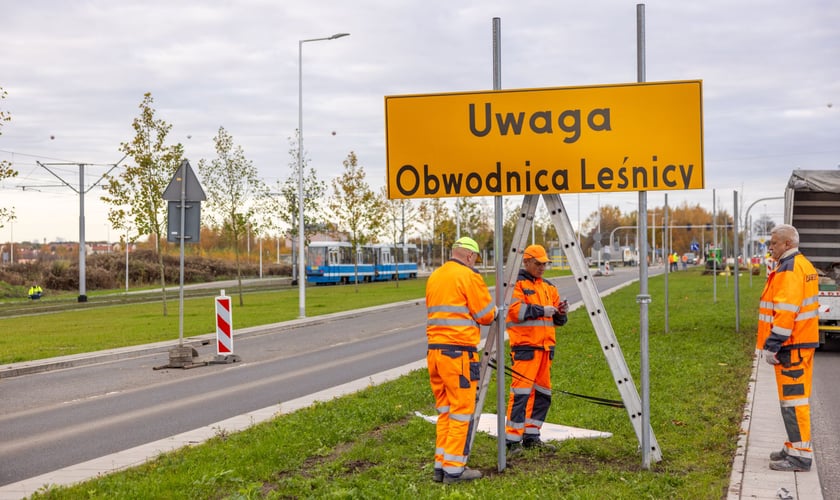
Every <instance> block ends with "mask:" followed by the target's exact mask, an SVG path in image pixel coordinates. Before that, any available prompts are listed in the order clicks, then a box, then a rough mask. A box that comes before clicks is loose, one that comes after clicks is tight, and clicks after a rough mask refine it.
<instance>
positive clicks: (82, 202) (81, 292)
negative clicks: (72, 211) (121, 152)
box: [36, 155, 128, 302]
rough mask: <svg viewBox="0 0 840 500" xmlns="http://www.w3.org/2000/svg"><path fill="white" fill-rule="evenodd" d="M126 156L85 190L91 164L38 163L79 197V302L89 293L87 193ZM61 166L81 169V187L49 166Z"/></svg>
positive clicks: (85, 300) (123, 158) (83, 300)
mask: <svg viewBox="0 0 840 500" xmlns="http://www.w3.org/2000/svg"><path fill="white" fill-rule="evenodd" d="M126 156H128V155H125V156H123V157H122V158H121V159H120V161H118V162H117V163H114V164H113V165H111V168H110V169H108V171H107V172H105V173H104V174H102V177H100V178H99V179H97V181H96V182H94V183H93V184H92V185H91V186H90V187H89V188H87V189H85V166H87V165H90V164H85V163H41V162H40V161H36V163H37V164H38V165H40V166H41V167H42V168H43V169H44V170H46V171H47V172H49V173H51V174H52V175H53V176H55V178H56V179H58V180H60V181H61V182H62V183H63V184H64V185H65V186H67V187H69V188H70V189H72V190H73V191H75V192H76V193H77V194H78V195H79V297H78V301H79V302H87V291H86V289H85V282H86V274H85V256H86V252H85V193H87V192H88V191H90V190H91V189H93V188H95V187H96V186H97V185H99V183H100V182H102V179H104V178H105V177H107V176H108V174H110V173H111V171H112V170H114V169H115V168H117V166H118V165H119V164H120V163H122V161H123V160H125V158H126ZM47 165H49V166H59V165H74V166H78V167H79V187H78V189H77V188H76V187H75V186H73V185H71V184H70V183H68V182H67V181H65V180H64V179H62V178H61V176H59V175H58V174H56V173H55V172H53V171H52V170H50V169H49V167H48V166H47Z"/></svg>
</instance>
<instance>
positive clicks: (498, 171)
mask: <svg viewBox="0 0 840 500" xmlns="http://www.w3.org/2000/svg"><path fill="white" fill-rule="evenodd" d="M627 160H628V158H627V157H625V158H624V162H623V163H622V165H621V166H620V167H618V168H613V167H602V168H600V169H598V170H597V171H596V172H594V173H593V172H587V169H586V158H581V159H580V171H579V177H577V178H579V179H580V184H579V185H570V182H569V179H570V172H569V169H565V168H557V169H553V170H548V169H544V168H541V169H538V170H531V162H530V161H526V162H525V170H524V171H520V170H507V169H505V171H504V172H503V171H502V163H501V162H496V168H495V170H493V171H490V172H488V173H486V174H485V175H484V176H482V175H481V174H479V173H478V172H469V173H464V172H454V173H441V174H439V175H436V174H430V173H429V166H428V165H423V172H422V174H421V173H420V172H418V170H417V168H416V167H414V166H413V165H403V166H402V167H400V169H399V170H398V171H397V178H396V181H397V189H398V190H399V191H400V193H401V194H402V195H403V196H414V195H415V194H417V193H418V190H420V189H422V192H421V193H420V194H421V195H428V196H434V195H436V194H439V193H440V194H442V195H449V196H458V195H460V194H462V193H463V192H464V190H466V192H468V193H470V194H478V193H481V192H487V193H496V194H500V193H511V194H516V193H532V192H534V191H536V192H539V193H554V192H563V191H566V192H586V191H592V192H597V191H617V190H628V191H643V190H649V189H659V188H667V189H680V188H681V189H688V188H689V183H690V181H691V175H692V172H693V171H694V164H692V163H689V164H688V165H683V164H679V165H675V164H668V165H665V166H662V167H660V166H659V165H656V162H657V161H658V158H657V156H653V157H652V162H653V164H652V165H636V166H628V165H626V163H627ZM587 174H588V175H587ZM577 178H576V179H575V180H577ZM441 189H443V192H442V193H441V192H440V191H441Z"/></svg>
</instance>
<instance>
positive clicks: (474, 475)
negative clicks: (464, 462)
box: [443, 467, 482, 484]
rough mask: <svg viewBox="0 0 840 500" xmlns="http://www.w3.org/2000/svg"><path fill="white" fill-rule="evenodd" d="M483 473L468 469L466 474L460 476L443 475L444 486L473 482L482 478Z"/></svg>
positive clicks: (465, 471)
mask: <svg viewBox="0 0 840 500" xmlns="http://www.w3.org/2000/svg"><path fill="white" fill-rule="evenodd" d="M481 475H482V474H481V471H479V470H475V469H470V468H469V467H466V468H465V469H464V472H462V473H461V475H459V476H451V475H449V474H446V473H444V475H443V484H452V483H461V482H464V481H472V480H474V479H480V478H481Z"/></svg>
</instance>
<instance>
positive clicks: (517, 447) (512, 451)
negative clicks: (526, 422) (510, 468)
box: [505, 441, 524, 457]
mask: <svg viewBox="0 0 840 500" xmlns="http://www.w3.org/2000/svg"><path fill="white" fill-rule="evenodd" d="M505 446H506V447H507V456H508V457H515V456H516V455H521V454H522V452H523V451H524V448H523V447H522V442H521V441H506V442H505Z"/></svg>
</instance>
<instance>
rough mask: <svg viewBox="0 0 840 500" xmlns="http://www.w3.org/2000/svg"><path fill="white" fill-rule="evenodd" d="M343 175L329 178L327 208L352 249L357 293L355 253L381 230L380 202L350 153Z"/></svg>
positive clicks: (382, 216) (357, 261)
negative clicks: (329, 197) (330, 190)
mask: <svg viewBox="0 0 840 500" xmlns="http://www.w3.org/2000/svg"><path fill="white" fill-rule="evenodd" d="M343 163H344V173H343V174H342V175H341V177H338V178H336V179H333V181H332V186H333V197H332V198H331V199H330V202H329V206H330V210H331V211H332V213H333V215H334V216H335V219H334V221H335V224H336V226H337V227H338V229H339V230H341V231H345V232H346V233H347V234H348V236H349V238H350V245H351V246H352V248H353V254H354V256H355V257H354V259H353V275H354V277H355V280H354V281H355V284H356V292H358V291H359V253H358V250H359V248H360V247H361V245H364V244H365V243H368V242H370V241H371V239H372V238H373V237H374V236H375V235H376V234H377V233H378V232H379V231H380V230H381V227H382V223H383V219H384V218H385V217H384V215H383V208H382V201H381V200H380V199H379V198H378V197H377V196H376V194H374V192H373V190H371V188H370V186H369V185H368V183H367V181H366V180H365V169H364V167H362V166H361V165H359V163H358V159H357V158H356V153H354V152H353V151H351V152H350V154H348V155H347V158H346V159H345V160H344V162H343Z"/></svg>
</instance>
